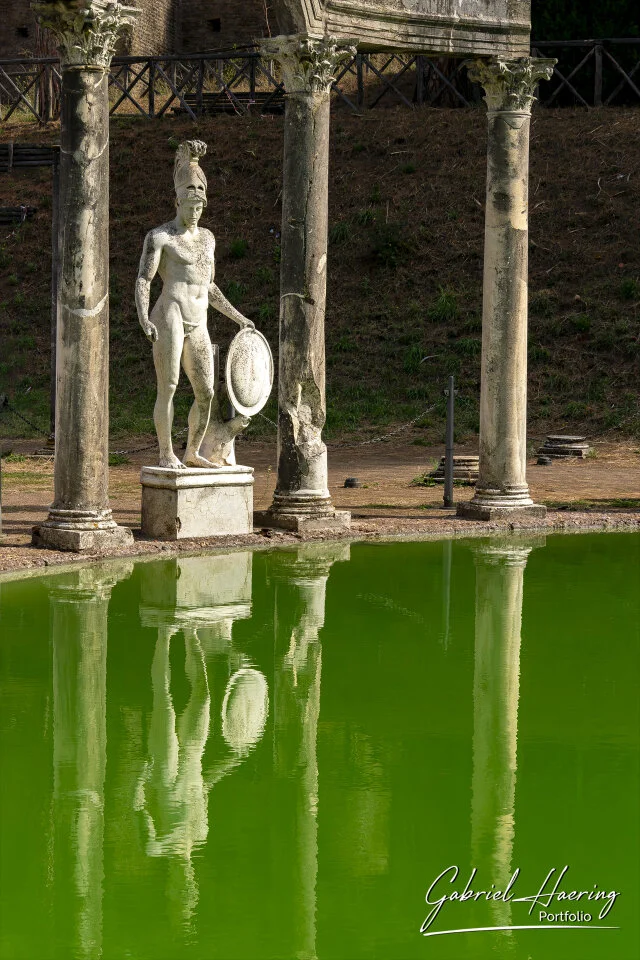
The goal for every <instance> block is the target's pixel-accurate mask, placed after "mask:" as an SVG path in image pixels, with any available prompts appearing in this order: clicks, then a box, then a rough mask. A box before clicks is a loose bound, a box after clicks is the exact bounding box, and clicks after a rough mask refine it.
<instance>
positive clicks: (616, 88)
mask: <svg viewBox="0 0 640 960" xmlns="http://www.w3.org/2000/svg"><path fill="white" fill-rule="evenodd" d="M531 49H532V53H533V54H534V55H535V56H556V57H558V61H559V62H558V65H557V66H556V68H555V70H554V78H555V80H556V81H557V82H556V83H555V84H554V82H553V81H552V82H551V83H550V84H543V85H541V87H540V97H541V103H542V104H543V105H549V106H556V105H565V104H567V103H571V104H579V105H582V106H585V107H589V106H601V105H605V106H606V105H610V104H613V103H620V102H624V103H629V102H631V103H638V102H640V86H639V85H638V84H639V83H640V77H638V83H636V81H635V80H634V77H636V74H637V73H638V69H639V67H640V39H603V40H576V41H557V42H556V41H545V42H539V41H535V42H533V43H532V47H531ZM332 89H333V92H334V94H335V99H336V100H337V101H338V102H339V103H340V104H341V105H344V106H345V107H347V108H348V109H351V110H353V111H354V112H356V113H361V112H363V111H365V110H369V109H373V108H374V107H376V106H378V105H379V104H381V103H391V102H399V103H402V104H404V105H405V106H409V107H413V106H414V105H418V106H420V105H422V104H429V105H431V106H461V107H464V106H471V105H472V104H473V103H477V102H478V101H479V100H480V99H481V91H480V89H479V88H478V87H477V86H476V85H475V84H472V83H471V82H470V81H469V79H468V77H467V72H466V67H465V64H464V61H462V60H455V59H453V58H450V57H449V58H447V57H427V56H423V55H411V54H403V53H380V52H378V53H376V52H367V53H358V54H356V55H355V56H354V57H353V58H352V59H351V60H349V61H348V62H347V63H346V64H344V65H343V67H342V69H341V71H340V73H339V75H338V76H337V77H336V81H335V83H334V84H333V88H332ZM109 91H110V112H111V114H123V113H129V114H139V115H142V116H145V117H161V116H164V115H165V114H167V113H169V112H172V113H173V112H181V113H185V114H187V115H188V116H190V117H192V118H193V119H195V117H197V116H201V115H202V114H204V113H218V112H228V113H235V114H239V115H243V114H247V113H252V112H253V113H262V114H264V113H273V112H279V111H282V110H283V105H284V88H283V84H282V81H281V80H280V78H279V74H278V71H277V68H276V66H275V65H274V63H273V62H271V61H269V60H266V59H264V58H263V57H261V56H260V54H259V53H258V52H257V51H256V50H244V51H238V50H234V51H228V52H219V53H218V52H216V53H208V54H199V55H195V56H189V57H185V56H162V57H114V59H113V61H112V64H111V70H110V73H109ZM59 109H60V65H59V62H58V60H56V59H54V58H31V59H19V58H16V59H9V60H0V123H6V122H7V121H9V120H11V119H12V118H13V119H14V120H17V119H25V118H30V119H32V120H35V121H38V122H40V123H47V122H48V121H50V120H54V119H57V117H58V116H59Z"/></svg>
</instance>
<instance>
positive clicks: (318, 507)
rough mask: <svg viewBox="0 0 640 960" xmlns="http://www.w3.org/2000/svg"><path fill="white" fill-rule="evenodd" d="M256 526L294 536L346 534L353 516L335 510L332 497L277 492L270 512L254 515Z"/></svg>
mask: <svg viewBox="0 0 640 960" xmlns="http://www.w3.org/2000/svg"><path fill="white" fill-rule="evenodd" d="M253 524H254V526H255V527H275V528H276V529H279V530H291V531H292V532H294V533H344V531H345V530H349V529H350V528H351V514H350V513H349V511H348V510H336V508H335V507H334V506H333V504H332V503H331V497H329V496H323V495H322V494H317V493H315V492H309V493H305V492H304V491H302V490H300V491H298V492H296V493H295V494H292V495H291V496H287V495H283V494H279V493H276V494H275V496H274V498H273V503H272V504H271V506H270V507H269V509H268V510H257V511H256V512H255V513H254V515H253Z"/></svg>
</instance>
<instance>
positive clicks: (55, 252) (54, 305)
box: [49, 147, 60, 436]
mask: <svg viewBox="0 0 640 960" xmlns="http://www.w3.org/2000/svg"><path fill="white" fill-rule="evenodd" d="M59 195H60V147H54V148H53V177H52V181H51V386H50V393H49V432H50V433H51V435H52V436H53V434H54V433H55V429H56V339H57V336H58V273H59V264H60V255H59V250H60V241H59V238H58V230H59V224H60V206H59V202H58V201H59Z"/></svg>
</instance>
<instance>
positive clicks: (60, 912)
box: [0, 535, 640, 960]
mask: <svg viewBox="0 0 640 960" xmlns="http://www.w3.org/2000/svg"><path fill="white" fill-rule="evenodd" d="M571 539H572V540H574V541H576V540H577V541H580V543H581V544H582V546H583V549H582V551H581V552H580V553H579V561H578V567H579V576H578V577H571V576H569V572H570V571H571V569H572V564H573V566H574V567H575V565H576V556H575V552H574V553H572V552H571V550H569V551H567V546H569V547H572V546H573V544H572V543H571V542H570V538H562V539H561V538H552V540H551V541H550V544H549V545H547V546H545V541H544V539H543V538H537V539H528V540H522V539H514V538H510V539H505V540H504V541H495V540H494V541H478V542H476V543H467V544H464V543H460V544H453V545H452V544H450V543H449V544H402V545H394V546H392V547H385V546H367V545H356V546H353V547H351V548H350V547H349V546H348V545H343V544H323V543H312V544H306V545H300V546H299V547H298V548H296V549H292V550H287V551H280V552H273V553H268V554H267V553H265V554H255V555H253V554H251V553H249V552H243V551H238V552H232V553H228V554H219V555H214V556H209V557H184V558H176V559H174V558H172V559H167V560H163V561H160V562H153V563H146V562H145V563H137V564H135V565H134V564H133V563H131V562H129V561H118V562H112V563H104V564H100V565H96V566H92V567H85V568H80V569H78V570H74V571H71V572H67V573H63V574H59V575H57V576H52V577H48V578H43V579H40V580H37V581H32V582H31V583H26V582H23V583H8V584H4V585H2V587H1V588H0V591H1V592H0V613H1V614H2V620H0V623H2V625H3V626H4V627H8V628H9V631H8V632H7V631H6V630H5V631H3V642H2V651H3V662H2V667H1V672H0V680H1V682H2V685H3V691H4V695H3V701H4V705H5V708H4V721H3V723H2V726H1V738H2V739H1V741H0V744H1V747H2V760H3V767H4V771H5V775H6V774H7V772H9V776H10V777H11V779H10V781H9V782H10V783H11V784H12V789H8V790H7V789H5V792H4V795H3V800H2V807H3V817H2V822H3V823H5V824H6V823H8V822H12V823H16V824H18V825H19V826H18V827H17V828H16V830H15V833H14V835H13V836H11V837H9V835H8V830H7V827H6V826H5V827H4V830H3V833H4V838H5V842H4V843H3V845H2V847H1V848H0V850H1V856H2V859H1V864H2V875H1V879H2V881H3V883H2V887H3V890H4V891H5V892H4V895H3V901H4V906H3V908H2V912H1V913H0V956H4V957H12V958H13V957H14V956H16V957H17V956H55V957H58V956H60V957H62V956H64V957H68V956H79V957H120V956H122V957H125V956H136V955H139V956H149V957H158V958H160V957H169V956H170V957H174V956H175V957H182V956H211V957H236V956H237V957H271V956H296V957H322V958H324V957H354V958H355V957H360V956H372V957H385V958H387V957H395V956H398V957H400V956H402V957H404V956H407V957H409V956H411V957H413V956H416V957H418V956H420V957H421V956H425V955H428V956H430V957H437V958H440V957H442V958H447V957H454V958H457V957H484V956H505V957H506V956H509V957H528V956H538V955H540V956H544V957H546V958H555V957H558V958H560V957H562V958H563V960H565V958H566V960H569V958H572V957H576V958H577V957H580V958H588V957H594V958H596V957H600V956H601V957H607V958H609V957H614V956H620V957H625V956H626V955H628V956H629V957H631V956H633V955H634V954H633V953H632V952H631V953H629V952H628V951H629V950H631V951H633V949H635V945H634V944H635V941H634V940H633V937H634V936H637V933H636V932H634V930H633V928H632V927H631V926H630V925H629V916H630V914H629V913H625V910H624V908H623V900H622V899H621V900H620V903H619V904H618V903H616V905H615V908H614V910H612V912H611V915H610V916H609V918H608V922H609V923H611V924H612V925H613V924H615V925H616V926H617V925H621V926H622V928H623V929H622V930H621V931H619V932H616V933H615V934H614V933H611V932H609V931H606V932H605V931H603V932H594V931H587V932H585V933H584V934H580V933H578V932H576V931H573V930H572V931H571V932H566V933H565V932H559V933H558V934H557V935H555V934H553V933H551V932H548V931H545V932H539V933H538V932H536V931H532V932H524V931H517V930H505V931H501V932H500V933H498V932H486V933H482V934H480V933H478V934H474V935H471V934H460V935H457V936H446V937H443V936H437V937H433V938H430V939H426V938H423V937H421V936H420V925H421V923H422V922H423V921H424V919H425V917H426V916H427V913H428V912H429V907H428V906H427V905H425V902H424V898H425V892H426V890H427V888H428V886H429V884H430V883H431V882H432V881H433V880H434V878H435V877H436V876H437V875H438V874H439V873H440V872H441V871H443V870H446V868H448V867H449V866H450V865H454V864H455V865H457V866H458V876H457V879H456V882H455V883H454V884H452V883H449V879H448V878H447V879H446V880H443V881H442V882H441V883H440V884H439V886H438V891H439V893H440V895H441V896H442V894H445V893H450V892H452V891H453V890H454V889H459V890H462V889H464V885H465V883H466V882H467V880H468V878H469V876H470V875H471V873H472V871H473V869H474V868H475V870H476V874H475V875H474V882H473V889H474V890H480V889H491V890H504V889H505V887H507V886H508V885H509V881H510V878H512V877H513V873H514V871H515V870H516V869H520V871H521V874H522V879H518V881H517V883H518V884H519V888H518V890H517V893H518V894H520V895H524V894H525V893H526V894H530V893H532V892H535V890H534V889H533V888H534V887H535V889H537V887H538V886H539V885H540V882H541V881H542V880H543V878H544V876H545V874H546V873H547V872H548V869H549V868H551V867H556V868H558V869H561V868H562V867H563V866H564V865H565V864H570V869H571V874H572V876H571V878H569V877H567V881H566V883H565V885H564V886H565V888H566V889H576V886H577V887H578V888H579V889H581V888H583V887H584V886H585V885H587V886H588V887H589V888H592V887H593V886H594V884H597V885H600V886H601V887H603V888H604V887H614V886H615V888H616V889H620V888H624V890H625V892H626V893H627V901H628V903H629V904H630V905H631V900H632V897H630V896H629V894H630V893H631V892H632V891H635V892H636V893H637V889H638V887H637V884H638V875H637V858H636V856H635V855H636V853H638V852H640V851H639V848H638V830H637V821H636V818H635V813H634V811H635V810H636V809H637V798H638V769H637V746H638V726H637V724H638V700H637V693H636V694H634V682H636V681H637V672H638V652H637V647H635V648H634V647H633V645H632V641H634V642H637V638H638V635H637V612H638V611H637V603H638V601H637V597H636V595H635V593H634V591H633V588H632V585H631V584H630V583H629V579H628V572H629V570H633V569H635V570H636V572H637V571H638V570H639V569H640V568H639V566H638V546H637V538H636V539H635V541H634V539H633V538H631V537H628V536H626V537H625V536H624V535H623V536H622V537H620V536H618V537H617V538H616V537H615V536H614V537H610V538H607V537H602V536H600V537H599V538H598V537H596V538H594V537H581V538H571ZM614 541H616V543H614ZM633 544H635V545H633ZM620 548H621V552H620ZM616 550H617V552H616ZM634 564H635V568H634ZM605 570H606V571H607V573H606V577H607V578H608V580H607V582H608V584H609V589H610V590H611V591H613V592H614V593H615V595H616V604H615V606H609V607H605V606H604V605H603V600H602V592H601V593H600V598H599V599H598V598H597V597H596V596H595V595H594V591H595V590H596V588H597V587H598V586H601V581H602V579H603V576H605V574H604V572H603V571H605ZM623 570H625V571H626V572H627V578H626V584H627V586H626V588H625V586H624V578H621V572H622V571H623ZM609 595H611V594H609ZM47 598H48V600H47ZM43 601H46V603H45V606H46V609H44V608H43ZM598 610H599V611H600V613H601V617H600V620H599V621H598V622H597V623H596V622H594V620H593V618H594V617H595V615H596V613H597V612H598ZM634 617H635V618H636V620H635V623H636V626H635V631H636V632H635V637H633V630H634V626H633V624H634ZM623 624H626V625H627V637H626V638H621V636H620V632H621V630H622V627H623ZM616 627H619V628H620V629H616ZM603 630H606V631H607V633H606V642H603V641H602V637H603ZM630 631H631V632H630ZM25 644H27V645H28V646H29V648H30V652H29V650H25ZM622 834H624V839H622ZM8 878H11V880H12V883H11V888H10V889H8V888H7V882H6V881H7V879H8ZM492 885H493V886H492ZM530 887H531V888H532V889H529V888H530ZM525 888H526V889H525ZM27 889H28V890H29V895H28V897H27V898H26V903H29V902H33V899H34V897H35V898H37V900H38V902H39V903H42V904H43V906H42V908H41V913H42V916H41V918H40V921H41V922H40V928H41V929H40V932H36V931H35V930H33V931H32V930H31V929H30V928H29V926H28V924H27V923H26V918H27V910H26V907H25V899H24V895H25V891H26V890H27ZM556 909H558V910H559V909H561V907H560V906H558V907H557V908H556ZM591 912H592V914H593V913H596V912H597V911H596V910H595V909H594V908H593V907H592V908H591ZM625 917H626V919H627V925H626V929H625V923H624V920H625ZM537 922H538V919H537V912H536V913H535V914H534V915H532V916H529V914H528V912H527V908H526V907H525V906H524V905H523V904H518V903H514V902H512V901H511V900H508V901H506V902H505V900H504V899H497V900H491V901H489V902H488V901H487V900H486V898H480V899H479V900H478V901H477V902H470V903H468V904H459V903H457V904H456V903H446V904H444V905H443V906H442V908H441V909H440V910H439V912H438V916H437V917H436V918H435V919H434V921H433V924H432V925H431V926H430V927H429V928H428V930H429V931H432V932H433V931H436V930H440V931H441V930H444V929H454V928H462V927H464V928H469V927H496V926H499V927H515V926H518V925H522V924H531V923H537ZM612 936H616V937H618V938H619V939H617V940H616V941H612V940H611V939H608V938H610V937H612ZM39 937H41V940H39V939H38V938H39ZM542 937H544V944H540V938H542ZM578 937H581V940H580V942H579V943H578V942H577V940H576V938H578ZM531 938H533V939H531ZM536 938H538V939H536ZM585 941H588V942H586V943H585ZM612 943H616V944H618V945H622V950H621V951H619V952H618V953H617V954H616V952H615V951H614V950H612V946H611V944H612ZM541 948H542V949H543V950H544V953H543V954H538V953H536V952H535V951H537V950H539V949H541ZM43 949H44V952H42V950H43ZM625 951H627V953H625Z"/></svg>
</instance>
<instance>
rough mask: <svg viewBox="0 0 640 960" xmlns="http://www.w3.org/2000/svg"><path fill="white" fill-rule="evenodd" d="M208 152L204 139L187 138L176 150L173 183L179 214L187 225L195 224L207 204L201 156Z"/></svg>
mask: <svg viewBox="0 0 640 960" xmlns="http://www.w3.org/2000/svg"><path fill="white" fill-rule="evenodd" d="M206 152H207V145H206V143H203V142H202V140H185V142H184V143H181V144H180V146H179V147H178V149H177V150H176V158H175V161H174V164H173V183H174V186H175V191H176V207H177V209H178V216H179V217H180V219H181V220H183V221H184V223H185V225H186V226H195V225H196V224H197V222H198V220H199V219H200V217H201V216H202V211H203V209H204V207H206V205H207V178H206V176H205V175H204V170H203V169H202V167H201V166H200V162H199V161H200V157H203V156H204V155H205V153H206Z"/></svg>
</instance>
